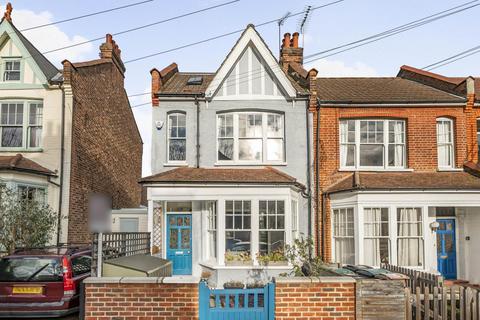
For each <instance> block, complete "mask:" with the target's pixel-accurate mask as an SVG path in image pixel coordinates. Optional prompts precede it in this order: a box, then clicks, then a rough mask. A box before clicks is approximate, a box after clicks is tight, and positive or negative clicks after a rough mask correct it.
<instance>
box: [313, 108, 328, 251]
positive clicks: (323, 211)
mask: <svg viewBox="0 0 480 320" xmlns="http://www.w3.org/2000/svg"><path fill="white" fill-rule="evenodd" d="M315 132H316V135H315V136H316V139H315V151H316V155H315V172H316V175H315V201H316V202H317V203H316V208H317V209H318V204H319V203H318V202H319V200H320V197H319V191H318V189H319V188H320V171H319V167H320V159H319V157H320V151H319V148H320V143H319V140H320V103H319V102H318V100H317V128H316V129H315ZM323 200H324V199H322V227H321V230H322V241H321V257H322V259H324V257H325V220H326V218H325V210H324V203H325V201H323ZM317 248H318V237H317Z"/></svg>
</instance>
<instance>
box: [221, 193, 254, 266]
mask: <svg viewBox="0 0 480 320" xmlns="http://www.w3.org/2000/svg"><path fill="white" fill-rule="evenodd" d="M227 202H232V227H231V228H227ZM236 202H241V203H242V212H241V214H240V216H241V220H242V228H241V229H236V228H235V216H236V214H235V203H236ZM245 202H248V203H250V228H248V229H247V228H245V216H248V215H246V214H245V207H244V203H245ZM252 221H253V201H252V200H250V199H243V200H237V199H233V200H225V228H224V230H223V232H224V234H225V236H224V239H225V252H227V251H228V249H227V232H249V233H250V250H249V254H250V257H251V258H252V260H253V256H254V255H253V252H256V250H255V249H254V247H253V230H252V229H253V228H252ZM231 252H233V253H237V252H243V251H231Z"/></svg>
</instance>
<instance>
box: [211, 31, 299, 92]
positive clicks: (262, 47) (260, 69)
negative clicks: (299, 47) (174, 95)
mask: <svg viewBox="0 0 480 320" xmlns="http://www.w3.org/2000/svg"><path fill="white" fill-rule="evenodd" d="M296 95H297V92H296V90H295V88H294V87H293V85H292V83H291V82H290V80H289V79H288V77H287V76H286V75H285V73H284V71H283V70H282V69H281V67H280V65H279V63H278V61H277V60H276V59H275V57H274V56H273V54H272V52H271V51H270V50H269V49H268V47H267V45H266V43H265V42H264V41H263V39H262V38H261V36H260V35H259V34H258V32H257V31H256V30H255V28H254V26H253V25H248V26H247V28H246V29H245V31H244V32H243V34H242V35H241V36H240V39H239V40H238V41H237V43H236V44H235V46H234V47H233V48H232V50H231V51H230V53H229V54H228V56H227V57H226V58H225V60H224V61H223V63H222V65H221V66H220V68H219V69H218V70H217V72H216V74H215V77H214V78H213V80H212V82H211V83H210V85H209V86H208V87H207V89H206V91H205V96H206V98H207V99H213V98H214V97H215V99H217V98H218V99H257V98H260V99H262V98H270V99H282V98H286V99H293V98H295V97H296Z"/></svg>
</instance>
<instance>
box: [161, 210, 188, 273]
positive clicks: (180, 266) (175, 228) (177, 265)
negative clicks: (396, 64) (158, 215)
mask: <svg viewBox="0 0 480 320" xmlns="http://www.w3.org/2000/svg"><path fill="white" fill-rule="evenodd" d="M167 259H168V260H170V261H172V263H173V274H174V275H177V274H192V215H190V214H169V215H168V216H167Z"/></svg>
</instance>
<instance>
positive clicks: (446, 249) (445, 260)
mask: <svg viewBox="0 0 480 320" xmlns="http://www.w3.org/2000/svg"><path fill="white" fill-rule="evenodd" d="M437 222H438V223H439V228H438V229H437V263H438V272H440V273H441V274H442V276H443V277H444V278H445V279H456V278H457V252H456V245H455V220H454V219H438V220H437Z"/></svg>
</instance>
